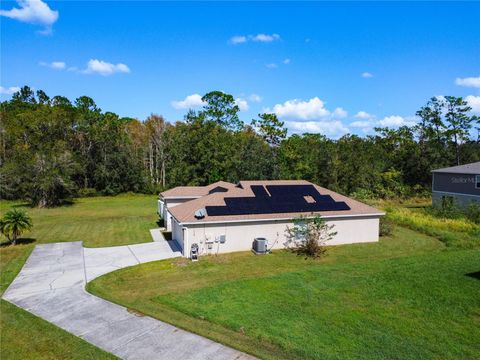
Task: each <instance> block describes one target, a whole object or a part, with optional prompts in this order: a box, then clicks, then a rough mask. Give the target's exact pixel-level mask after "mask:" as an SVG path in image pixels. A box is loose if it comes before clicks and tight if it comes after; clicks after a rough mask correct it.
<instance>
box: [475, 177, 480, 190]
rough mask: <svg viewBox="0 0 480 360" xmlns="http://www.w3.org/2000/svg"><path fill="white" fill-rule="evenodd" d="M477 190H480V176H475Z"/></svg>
mask: <svg viewBox="0 0 480 360" xmlns="http://www.w3.org/2000/svg"><path fill="white" fill-rule="evenodd" d="M475 189H480V175H476V176H475Z"/></svg>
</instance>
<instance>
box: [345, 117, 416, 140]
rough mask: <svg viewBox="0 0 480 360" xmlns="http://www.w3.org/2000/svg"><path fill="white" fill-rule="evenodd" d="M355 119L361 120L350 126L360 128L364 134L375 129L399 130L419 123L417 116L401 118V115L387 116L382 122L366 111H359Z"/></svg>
mask: <svg viewBox="0 0 480 360" xmlns="http://www.w3.org/2000/svg"><path fill="white" fill-rule="evenodd" d="M355 118H357V119H360V120H357V121H354V122H352V123H350V124H349V126H350V127H353V128H358V129H361V130H362V131H363V133H365V134H367V133H371V132H373V128H375V127H389V128H399V127H400V126H413V125H415V124H416V123H417V118H416V117H415V116H406V117H403V116H399V115H390V116H385V117H384V118H383V119H381V120H377V119H376V117H375V115H371V114H369V113H367V112H365V111H359V112H358V113H357V114H356V115H355Z"/></svg>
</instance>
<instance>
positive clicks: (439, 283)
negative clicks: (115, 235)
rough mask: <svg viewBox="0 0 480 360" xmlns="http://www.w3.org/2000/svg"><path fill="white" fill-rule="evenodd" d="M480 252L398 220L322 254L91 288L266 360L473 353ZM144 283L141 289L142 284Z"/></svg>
mask: <svg viewBox="0 0 480 360" xmlns="http://www.w3.org/2000/svg"><path fill="white" fill-rule="evenodd" d="M478 271H480V251H479V250H451V249H449V248H446V247H445V245H444V243H442V242H440V241H438V240H437V239H435V238H432V237H429V236H427V235H422V234H419V233H418V232H415V231H412V230H408V229H405V228H400V227H399V228H397V229H396V230H395V233H394V235H392V236H391V237H388V238H384V239H382V241H380V242H379V243H374V244H357V245H346V246H338V247H333V248H331V249H330V251H329V253H328V256H327V257H326V258H325V259H324V260H321V261H314V260H304V259H303V258H302V257H298V256H296V255H294V254H291V253H288V252H284V251H278V252H275V253H274V254H271V255H267V256H263V257H258V256H254V255H252V254H250V253H235V254H225V255H220V256H211V257H205V258H202V259H201V260H200V261H199V262H197V263H192V262H187V261H186V260H184V259H177V260H170V261H163V262H156V263H150V264H143V265H140V266H136V267H133V268H127V269H123V270H120V271H117V272H114V273H110V274H107V275H105V276H103V277H100V278H98V279H96V280H95V281H94V282H92V283H90V284H89V285H88V289H89V291H91V292H93V293H94V294H97V295H99V296H102V297H104V298H107V299H109V300H111V301H114V302H117V303H121V304H123V305H125V306H128V307H130V308H133V309H135V310H137V311H140V312H142V313H145V314H148V315H151V316H153V317H156V318H158V319H161V320H164V321H167V322H170V323H173V324H175V325H177V326H180V327H183V328H185V329H187V330H190V331H193V332H196V333H199V334H202V335H204V336H208V337H210V338H212V339H214V340H217V341H220V342H223V343H225V344H228V345H230V346H233V347H236V348H238V349H241V350H244V351H247V352H249V353H252V354H254V355H257V356H259V357H261V358H270V359H279V358H285V359H291V358H311V359H313V358H321V359H473V358H478V355H479V354H480V343H479V342H478V339H479V338H480V296H478V294H479V293H480V280H479V279H477V278H475V277H473V276H467V274H469V273H475V272H478ZM138 284H142V286H138Z"/></svg>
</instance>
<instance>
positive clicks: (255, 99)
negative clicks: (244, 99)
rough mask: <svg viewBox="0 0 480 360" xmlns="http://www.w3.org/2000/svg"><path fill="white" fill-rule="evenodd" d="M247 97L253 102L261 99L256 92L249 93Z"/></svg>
mask: <svg viewBox="0 0 480 360" xmlns="http://www.w3.org/2000/svg"><path fill="white" fill-rule="evenodd" d="M249 99H250V101H253V102H261V101H262V97H261V96H260V95H257V94H252V95H250V96H249Z"/></svg>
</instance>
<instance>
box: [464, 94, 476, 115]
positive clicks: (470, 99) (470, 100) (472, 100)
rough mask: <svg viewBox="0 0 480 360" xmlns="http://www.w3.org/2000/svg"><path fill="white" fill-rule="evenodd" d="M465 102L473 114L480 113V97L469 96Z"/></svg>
mask: <svg viewBox="0 0 480 360" xmlns="http://www.w3.org/2000/svg"><path fill="white" fill-rule="evenodd" d="M465 100H466V101H467V103H468V105H469V106H470V107H471V108H472V112H475V113H480V96H474V95H468V96H467V97H465Z"/></svg>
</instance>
